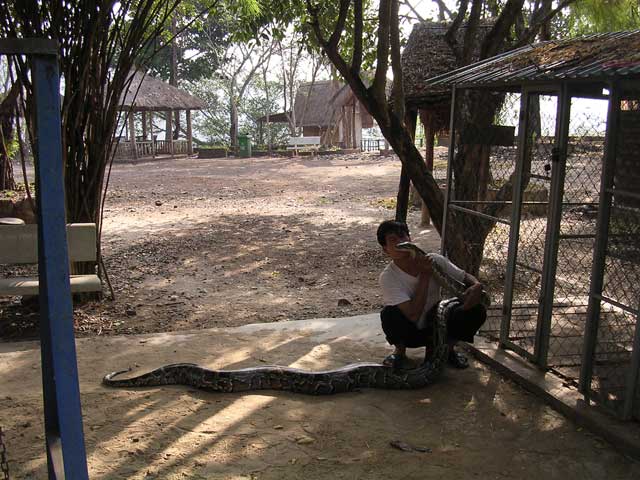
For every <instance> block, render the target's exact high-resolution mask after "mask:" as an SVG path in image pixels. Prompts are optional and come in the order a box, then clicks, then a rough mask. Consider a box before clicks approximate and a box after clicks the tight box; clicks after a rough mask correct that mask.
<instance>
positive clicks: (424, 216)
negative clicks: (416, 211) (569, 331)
mask: <svg viewBox="0 0 640 480" xmlns="http://www.w3.org/2000/svg"><path fill="white" fill-rule="evenodd" d="M425 116H426V115H425ZM435 137H436V134H435V131H434V128H433V122H432V121H431V119H430V118H429V119H428V121H427V122H426V123H424V138H425V143H426V150H425V152H424V163H426V165H427V170H428V171H429V172H431V174H433V148H434V146H435ZM430 224H431V214H430V213H429V208H428V207H427V204H426V203H424V200H423V201H422V207H421V209H420V225H421V226H423V227H428V226H429V225H430Z"/></svg>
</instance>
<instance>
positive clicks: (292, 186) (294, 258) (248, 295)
mask: <svg viewBox="0 0 640 480" xmlns="http://www.w3.org/2000/svg"><path fill="white" fill-rule="evenodd" d="M398 177H399V164H398V161H397V159H394V158H392V157H381V156H380V155H377V154H376V155H374V154H362V155H356V154H353V155H342V156H338V155H334V156H320V157H315V158H307V157H302V158H297V159H290V158H252V159H246V160H240V159H233V158H229V159H210V160H209V159H207V160H203V159H180V160H161V161H156V162H147V163H143V164H115V166H114V168H113V171H112V173H111V178H110V188H109V195H108V198H107V202H106V207H105V214H104V216H105V222H104V227H103V247H102V248H103V253H104V262H105V266H106V271H107V273H108V278H109V280H110V282H111V284H112V286H113V290H114V293H115V301H111V300H110V299H109V297H110V295H109V293H108V288H105V292H106V296H107V300H106V301H104V302H101V303H90V304H85V305H83V306H80V307H78V308H76V330H77V333H78V335H80V336H82V335H96V334H98V335H109V334H129V333H149V332H165V331H175V330H186V329H194V328H209V327H222V326H238V325H243V324H247V323H256V322H276V321H282V320H288V319H305V318H314V317H336V316H347V315H355V314H360V313H369V312H371V311H374V310H376V309H378V307H379V306H380V297H379V295H378V291H377V278H378V275H379V272H380V271H381V269H382V267H383V266H384V264H385V259H384V258H383V255H382V252H381V250H380V248H379V246H378V244H377V242H376V239H375V229H376V226H377V224H378V223H379V222H380V221H381V220H383V219H386V218H391V217H393V215H394V209H393V208H389V207H390V206H391V207H393V202H394V201H395V192H396V189H397V183H398ZM410 218H411V222H412V224H413V233H414V240H416V241H419V242H420V243H421V244H422V245H423V246H425V247H428V248H433V249H437V248H438V247H439V238H438V237H437V235H436V234H435V232H434V231H433V229H431V228H428V229H420V228H419V226H418V222H419V212H418V211H414V212H412V213H411V214H410ZM0 310H2V304H0ZM15 313H18V314H19V317H18V318H19V321H17V322H16V321H15V318H16V317H15ZM36 317H37V316H36V315H35V314H31V316H30V313H29V312H25V311H24V309H20V308H13V305H11V304H7V303H6V302H5V308H4V311H3V312H2V313H0V336H2V337H4V338H16V337H18V338H25V337H28V336H29V335H33V334H34V331H33V327H34V325H35V324H36V323H37V322H35V321H33V320H35V318H36Z"/></svg>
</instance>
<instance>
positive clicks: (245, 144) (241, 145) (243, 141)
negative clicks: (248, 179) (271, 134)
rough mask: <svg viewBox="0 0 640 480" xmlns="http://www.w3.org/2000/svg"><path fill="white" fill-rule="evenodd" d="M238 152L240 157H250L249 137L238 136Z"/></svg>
mask: <svg viewBox="0 0 640 480" xmlns="http://www.w3.org/2000/svg"><path fill="white" fill-rule="evenodd" d="M238 150H239V152H238V153H239V154H240V156H241V157H244V158H248V157H250V156H251V135H238Z"/></svg>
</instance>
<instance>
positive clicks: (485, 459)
mask: <svg viewBox="0 0 640 480" xmlns="http://www.w3.org/2000/svg"><path fill="white" fill-rule="evenodd" d="M398 176H399V164H398V162H397V159H394V158H392V157H386V158H385V157H379V156H377V155H367V154H364V155H349V156H333V157H316V158H298V159H285V158H271V159H270V158H264V159H255V158H254V159H248V160H240V159H212V160H198V159H188V160H185V159H182V160H162V161H157V162H153V163H150V162H149V163H142V164H117V165H115V166H114V169H113V172H112V174H111V180H110V182H111V188H110V193H109V197H108V200H107V205H106V209H105V225H104V232H103V238H104V241H103V249H104V257H105V264H106V268H107V271H108V273H109V278H110V281H111V284H112V285H113V288H114V291H115V300H109V299H106V300H104V301H103V302H101V303H96V302H94V303H89V304H84V305H81V306H77V307H76V331H77V333H78V336H79V337H80V338H79V340H78V342H77V344H78V358H79V369H80V384H81V393H82V404H83V415H84V429H85V435H86V444H87V454H88V462H89V468H90V476H91V478H96V479H119V478H133V479H143V478H162V479H165V478H166V479H276V478H277V479H298V478H306V479H324V478H349V479H351V478H360V479H388V478H416V479H418V478H420V479H422V478H442V477H444V478H459V479H476V478H478V479H485V478H486V479H489V478H491V479H493V478H497V479H499V478H523V479H536V480H538V479H539V478H549V479H555V478H559V479H563V480H564V479H572V478H588V479H601V478H609V479H632V478H638V476H639V475H640V465H639V464H638V463H637V462H635V461H633V460H630V459H628V458H626V457H624V456H622V455H620V454H619V453H617V452H616V451H615V449H614V448H613V447H612V446H610V445H609V444H607V443H605V442H603V441H601V440H600V439H598V438H596V437H594V436H592V435H590V434H589V433H587V432H585V431H583V430H582V429H581V428H578V427H576V425H575V424H573V423H572V422H570V421H569V420H567V419H565V418H564V417H563V416H561V415H560V414H558V413H556V412H555V411H553V410H552V409H550V408H549V407H547V406H546V405H545V404H543V403H542V402H541V401H540V400H539V399H537V398H536V397H534V396H531V395H528V394H526V393H525V392H524V391H523V390H522V389H520V388H519V387H517V386H515V385H514V384H512V383H511V382H509V381H507V380H505V379H503V378H502V377H501V376H500V375H498V374H497V373H495V372H493V371H491V370H489V369H487V368H486V367H485V366H483V365H481V364H479V363H477V362H475V361H473V362H472V367H471V368H469V369H468V370H465V371H452V370H447V371H446V372H445V375H444V377H443V378H442V379H441V380H440V381H439V382H438V383H437V384H436V385H433V386H431V387H429V388H426V389H423V390H416V391H379V390H364V391H362V392H356V393H350V394H344V395H337V396H332V397H307V396H302V395H294V394H289V393H280V392H253V393H247V394H242V395H232V394H208V393H202V392H197V391H193V390H190V389H186V388H180V387H162V388H150V389H144V390H109V389H106V388H104V387H102V386H101V385H100V379H101V377H102V376H103V375H104V374H105V373H106V372H108V371H111V370H116V369H120V368H126V367H133V368H135V369H136V370H137V371H142V370H144V369H149V368H153V367H155V366H159V365H161V364H166V363H174V362H196V363H199V364H202V365H205V366H208V367H211V368H229V369H230V368H244V367H249V366H254V365H266V364H283V365H291V366H295V367H299V368H305V369H313V370H317V369H324V368H332V367H336V366H342V365H345V364H348V363H352V362H356V361H379V360H380V359H381V358H382V357H383V356H384V355H386V354H387V353H388V352H389V347H388V346H386V345H385V342H384V338H383V337H382V335H381V334H380V332H379V328H378V324H377V319H376V316H375V315H369V316H367V317H366V318H365V317H356V318H355V319H354V318H353V317H351V316H353V315H359V314H371V313H372V312H375V311H376V310H377V309H378V308H379V307H380V305H381V300H380V297H379V296H378V287H377V277H378V274H379V272H380V270H381V269H382V267H383V265H384V264H385V259H384V258H383V256H382V255H381V252H380V248H379V247H378V245H377V243H376V240H375V228H376V226H377V224H378V223H379V222H380V221H381V220H382V219H385V218H390V217H392V216H393V213H394V212H393V210H391V209H389V208H387V205H389V204H390V202H389V199H390V198H393V197H394V196H395V191H396V188H397V182H398ZM409 221H410V226H411V227H412V231H413V233H414V240H416V241H417V243H419V244H420V245H422V246H423V247H425V248H430V249H437V248H438V245H439V238H438V236H437V235H436V234H435V232H434V231H433V230H432V229H429V228H426V229H421V228H420V227H419V225H418V221H419V212H417V211H414V212H412V213H411V214H410V218H409ZM0 309H1V310H2V313H1V315H0V322H2V323H1V325H0V327H1V328H2V330H1V331H0V333H1V334H2V337H3V341H2V342H0V385H1V387H0V425H1V426H2V427H3V430H5V433H6V439H5V441H6V444H7V450H8V455H9V461H10V464H11V467H12V472H13V473H12V475H13V476H12V478H16V479H39V478H44V477H45V476H46V474H45V472H46V458H45V456H44V437H43V423H42V396H41V387H40V382H41V380H40V357H39V355H40V353H39V347H38V344H37V343H36V342H34V341H25V340H24V339H25V338H28V337H29V336H32V335H34V334H35V328H34V326H33V323H34V322H33V320H34V318H35V317H36V314H35V313H33V312H30V311H29V310H28V309H26V308H24V307H21V306H20V305H18V303H17V301H16V300H5V301H4V303H2V304H0ZM347 317H348V318H347ZM314 318H328V319H336V320H327V321H324V322H320V323H319V324H317V325H316V327H315V328H314V329H309V328H307V325H306V323H305V322H302V324H300V323H299V322H287V320H302V319H314ZM309 321H311V320H309ZM248 324H262V325H260V326H258V327H255V326H251V325H248ZM314 325H315V324H314ZM166 332H172V333H166ZM135 334H137V335H135ZM18 340H20V341H18ZM394 440H401V441H403V442H406V443H408V444H410V445H413V446H417V447H422V448H423V449H424V450H426V451H423V452H418V451H411V452H405V451H401V450H398V449H396V448H393V447H392V446H391V444H390V442H392V441H394Z"/></svg>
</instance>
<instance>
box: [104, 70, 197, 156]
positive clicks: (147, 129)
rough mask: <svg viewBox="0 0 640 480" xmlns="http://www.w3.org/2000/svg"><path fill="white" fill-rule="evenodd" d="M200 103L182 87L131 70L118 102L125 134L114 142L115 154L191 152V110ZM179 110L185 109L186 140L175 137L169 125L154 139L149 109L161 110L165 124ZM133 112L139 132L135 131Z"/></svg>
mask: <svg viewBox="0 0 640 480" xmlns="http://www.w3.org/2000/svg"><path fill="white" fill-rule="evenodd" d="M204 106H205V104H204V101H202V100H201V99H199V98H197V97H194V96H193V95H191V94H189V93H187V92H185V91H184V90H180V89H179V88H177V87H174V86H173V85H169V84H168V83H166V82H163V81H162V80H160V79H157V78H154V77H151V76H149V75H146V74H144V73H143V72H139V71H138V72H135V73H134V74H133V80H132V81H131V85H130V86H129V89H128V90H127V92H126V94H124V95H123V96H122V100H121V102H120V109H121V110H122V111H125V112H127V122H128V124H127V125H126V126H125V132H126V135H125V136H124V138H123V139H120V141H119V142H118V148H117V151H116V156H117V157H120V158H123V157H127V158H133V159H137V158H141V157H156V156H157V155H171V156H173V155H176V154H177V155H191V154H192V153H193V136H192V128H191V110H200V109H202V108H204ZM182 110H184V111H185V112H186V124H187V129H186V140H175V139H174V138H173V135H172V129H167V130H166V132H165V139H164V140H158V139H157V138H156V135H155V134H154V127H153V118H154V115H153V112H165V119H166V121H167V124H171V122H172V120H173V118H174V117H175V116H178V118H179V116H180V112H181V111H182ZM137 114H139V117H140V125H141V127H142V128H141V130H142V132H141V133H142V135H137V134H136V123H137V122H136V117H137V116H138V115H137ZM126 127H128V128H126Z"/></svg>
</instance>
